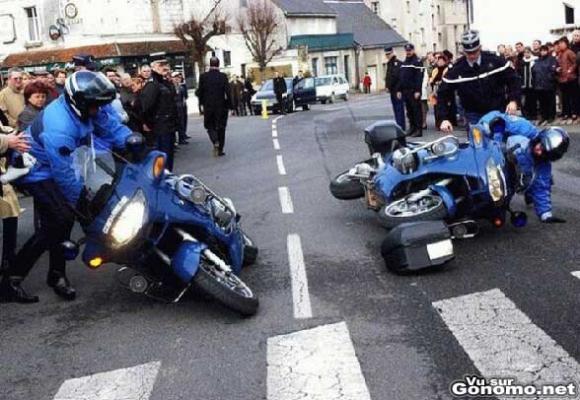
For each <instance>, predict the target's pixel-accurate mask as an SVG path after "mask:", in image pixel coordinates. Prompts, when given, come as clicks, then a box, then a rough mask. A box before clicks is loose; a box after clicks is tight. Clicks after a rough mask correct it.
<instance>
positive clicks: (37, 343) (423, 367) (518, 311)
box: [0, 96, 580, 400]
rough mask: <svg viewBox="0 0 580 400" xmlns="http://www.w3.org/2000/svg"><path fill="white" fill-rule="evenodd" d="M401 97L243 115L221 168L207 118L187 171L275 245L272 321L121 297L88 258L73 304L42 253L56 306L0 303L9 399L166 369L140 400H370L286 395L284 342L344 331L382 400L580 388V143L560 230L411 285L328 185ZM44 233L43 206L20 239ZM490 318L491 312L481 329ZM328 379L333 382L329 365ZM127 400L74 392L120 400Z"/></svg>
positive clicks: (264, 302)
mask: <svg viewBox="0 0 580 400" xmlns="http://www.w3.org/2000/svg"><path fill="white" fill-rule="evenodd" d="M387 103H388V101H387V98H386V97H385V96H369V97H356V98H353V99H351V101H349V102H340V101H339V102H338V103H336V104H331V105H325V106H315V107H313V109H312V110H311V111H308V112H303V111H300V112H297V113H294V114H291V115H288V116H286V117H284V118H281V119H279V120H277V122H276V124H275V125H276V130H275V132H276V133H273V129H272V128H273V127H272V121H273V117H272V116H271V117H270V119H268V120H263V119H261V118H259V117H245V118H231V119H230V124H229V127H228V136H227V145H226V153H227V156H226V157H223V158H218V159H216V158H213V157H211V155H210V153H211V147H210V144H209V141H208V139H207V137H206V134H205V132H204V131H203V129H202V124H201V120H200V119H192V120H191V121H190V134H191V135H192V136H193V139H192V141H191V143H190V144H189V145H188V146H185V147H183V148H182V149H181V150H180V151H179V153H178V155H177V164H176V171H177V172H182V173H185V172H188V173H194V174H196V175H197V176H199V177H200V178H201V179H202V180H204V181H205V182H206V183H207V184H209V185H210V186H211V187H212V188H213V189H215V190H216V191H217V192H218V193H221V194H223V195H227V196H229V197H231V198H232V199H233V200H234V202H235V204H236V207H237V209H238V210H239V211H240V212H241V214H242V215H243V225H244V229H245V230H246V231H247V232H248V233H249V234H250V235H251V236H252V237H253V238H254V240H255V241H256V242H257V243H258V245H259V247H260V251H261V252H260V257H259V261H258V263H257V264H256V265H255V266H252V267H250V268H248V269H247V270H246V271H244V273H243V274H242V277H243V279H244V280H245V281H246V282H247V283H248V284H249V285H250V286H251V287H252V288H253V290H254V291H255V292H257V293H258V295H259V296H260V301H261V306H260V311H259V313H258V314H257V315H256V316H255V317H252V318H246V319H242V318H240V317H239V316H237V315H236V314H234V313H232V312H230V311H228V310H225V309H224V308H222V307H220V306H217V305H216V304H214V303H212V302H210V301H208V300H205V299H201V298H198V297H193V298H187V299H184V301H182V302H181V303H179V304H176V305H166V304H160V303H157V302H155V301H153V300H150V299H148V298H144V297H141V296H139V295H136V294H133V293H130V292H128V291H126V290H125V289H123V288H121V287H120V286H119V285H118V284H117V283H116V281H115V277H114V272H115V270H116V268H115V266H113V265H109V266H104V267H102V268H101V269H99V270H97V271H91V270H88V269H87V268H86V267H84V266H82V265H81V264H80V263H79V262H75V263H72V264H71V265H70V266H69V271H70V272H69V275H70V277H71V280H72V282H73V283H74V285H75V287H76V288H77V291H78V293H79V296H78V299H77V300H76V301H75V302H71V303H66V302H62V301H60V300H59V299H57V298H56V296H55V295H54V294H53V293H52V291H51V290H50V289H49V288H48V287H47V286H46V284H45V277H46V262H47V259H46V258H44V259H43V260H42V262H41V263H40V265H38V266H37V267H36V268H35V270H34V271H33V273H32V274H31V275H30V277H29V278H28V279H27V280H26V283H25V285H26V288H27V289H28V290H29V291H30V292H31V293H34V294H38V295H39V296H40V298H41V302H40V303H38V304H35V305H16V304H9V305H2V306H1V307H0V399H1V400H43V399H47V400H51V399H54V398H55V396H56V394H57V392H58V393H59V389H62V388H61V385H63V383H64V382H65V381H67V380H69V379H73V378H81V377H86V376H94V374H98V373H101V372H107V371H115V370H119V369H123V368H130V367H135V366H139V365H143V364H146V365H151V364H148V363H157V364H155V367H154V368H155V374H154V377H153V378H152V379H151V383H150V384H151V388H152V389H151V394H150V396H149V394H148V393H147V394H144V395H143V396H141V397H127V398H131V399H132V398H143V399H146V398H150V399H155V400H173V399H183V400H185V399H188V400H189V399H203V400H213V399H215V400H221V399H223V400H237V399H240V400H255V399H268V400H286V399H294V398H295V399H298V398H306V399H319V398H320V399H328V400H331V399H335V398H336V399H338V398H344V399H353V400H358V399H366V398H368V397H367V392H365V391H364V390H363V392H364V393H363V392H361V393H362V394H358V395H350V396H349V395H343V396H339V395H337V396H333V397H325V395H324V394H321V395H320V397H316V396H310V397H308V396H302V394H300V393H297V394H295V395H294V397H292V396H291V395H284V394H283V392H284V391H279V392H277V391H276V389H275V388H272V386H274V385H276V384H277V383H276V382H278V381H279V380H282V381H283V380H284V379H287V380H291V379H292V377H293V376H294V375H293V374H294V373H295V371H294V370H293V368H289V369H287V370H285V371H284V373H283V374H282V375H283V376H281V377H272V374H274V373H276V370H275V369H274V368H272V364H273V362H272V360H273V359H274V357H275V355H272V354H270V350H271V342H270V341H269V339H270V340H271V339H272V338H274V337H277V336H280V335H287V334H290V333H292V332H300V331H305V332H308V331H306V330H309V329H311V328H317V327H324V326H327V325H332V326H335V325H334V324H340V323H345V326H346V327H347V332H348V334H347V339H348V337H350V343H351V344H352V347H353V348H354V352H355V353H356V360H355V364H356V365H360V373H361V374H362V376H363V377H364V378H363V380H362V381H363V383H364V387H365V388H364V389H365V390H366V391H368V395H370V398H372V399H373V400H398V399H401V400H411V399H413V400H414V399H418V400H419V399H421V400H431V399H450V398H452V397H451V394H450V393H449V385H450V383H451V382H452V381H455V380H457V379H460V378H462V377H463V376H464V375H468V374H478V375H480V374H483V375H485V376H490V374H497V376H506V374H509V375H507V376H513V374H514V373H515V376H520V372H521V373H522V374H523V373H524V372H525V373H533V372H538V371H539V375H541V378H540V379H538V380H536V381H534V382H559V381H561V380H562V381H566V382H568V381H570V378H572V379H575V380H576V381H577V382H578V383H580V368H579V367H578V364H577V362H578V361H580V341H579V340H578V335H579V331H580V313H578V310H579V309H580V279H578V278H577V277H575V276H574V275H573V274H572V273H573V272H575V271H578V270H580V266H578V263H577V259H578V256H579V254H580V246H579V245H578V237H577V236H576V235H577V231H578V230H577V228H576V227H577V226H578V224H579V222H580V213H579V211H580V202H579V201H578V200H579V199H580V185H579V184H578V182H579V178H578V176H579V172H580V147H579V146H576V144H575V142H576V138H577V137H578V136H579V135H580V133H579V134H574V133H573V134H572V136H573V141H572V147H571V150H570V152H569V155H568V156H567V158H566V160H564V161H562V162H561V163H559V165H557V166H556V173H555V189H554V204H555V210H556V211H555V212H556V214H557V215H559V216H562V217H564V218H566V219H567V220H568V223H567V224H565V225H558V226H545V225H542V224H540V223H538V221H537V219H536V218H535V217H533V216H531V218H530V224H529V226H527V227H526V228H524V229H521V230H517V229H515V228H512V227H510V226H506V227H505V228H503V229H501V230H496V229H493V228H491V227H484V228H483V229H482V232H481V234H480V235H479V236H478V237H477V238H476V239H473V240H470V241H462V242H456V243H455V250H456V255H457V258H456V260H455V261H454V262H453V263H452V264H450V265H449V266H447V267H445V268H443V269H442V270H439V271H435V272H429V273H422V274H416V275H411V276H396V275H393V274H391V273H389V272H388V271H387V270H386V269H385V266H384V263H383V261H382V259H381V257H380V244H381V241H382V239H383V238H384V237H385V234H386V232H385V230H384V229H383V228H382V227H381V226H380V225H379V223H378V222H377V220H376V216H375V215H374V214H373V213H372V212H370V211H367V210H366V209H365V208H364V204H362V203H361V202H359V201H355V202H341V201H338V200H335V199H334V198H332V197H331V195H330V193H329V191H328V183H329V180H330V179H331V177H333V176H334V175H336V174H337V173H339V172H341V171H343V170H345V169H347V168H349V167H351V166H352V165H353V164H354V163H355V162H358V161H360V160H363V159H365V158H366V157H367V156H368V151H367V149H366V146H365V144H364V143H363V133H362V130H363V128H364V127H365V126H367V125H369V124H371V123H372V122H374V121H376V120H378V119H384V118H386V117H388V116H389V115H390V114H391V111H390V107H389V106H388V105H387ZM273 134H274V135H276V136H277V137H276V138H273ZM428 137H437V134H436V133H435V132H431V133H429V134H428ZM273 139H277V140H278V142H277V143H276V144H275V143H274V142H273ZM278 146H279V150H277V148H278ZM277 156H281V157H282V158H281V159H277ZM280 163H282V165H283V169H282V170H281V166H280ZM283 170H285V172H286V174H285V175H284V174H281V172H284V171H283ZM280 187H284V188H288V193H289V195H290V197H291V200H292V206H293V212H292V213H287V214H284V213H283V212H282V209H281V203H280V197H279V188H280ZM24 207H26V208H28V209H30V203H29V202H28V201H25V202H24ZM517 207H519V208H521V209H524V208H525V206H524V205H523V204H522V202H521V201H520V202H518V203H517ZM530 214H532V212H531V210H530ZM30 233H31V213H30V211H28V212H26V213H25V214H24V217H23V218H22V220H21V229H20V234H19V240H20V241H21V243H22V241H24V240H25V239H26V238H27V237H28V236H29V235H30ZM289 235H293V237H299V238H300V243H301V249H302V254H303V265H304V267H305V269H304V272H305V276H306V277H307V289H308V290H307V293H308V300H309V302H310V304H309V306H310V307H309V309H308V310H307V311H309V312H307V313H306V314H309V315H307V316H308V317H309V318H296V315H295V313H296V310H295V307H296V299H295V298H294V297H293V286H292V281H291V274H292V272H291V271H294V270H291V269H290V266H289V257H288V252H289V249H288V237H289ZM291 258H292V257H291ZM299 264H300V263H299ZM290 265H292V261H290ZM498 293H500V294H501V295H498ZM302 294H304V292H302ZM502 296H503V297H502ZM449 299H455V300H452V301H450V302H445V301H444V300H449ZM457 299H459V300H457ZM302 300H304V299H302ZM456 300H457V301H456ZM472 308H473V309H472ZM465 310H472V311H469V312H467V311H465ZM482 310H483V311H486V310H487V311H489V310H492V311H490V312H491V317H490V316H489V315H488V316H487V319H482V318H479V317H481V315H480V314H478V313H480V312H483V311H482ZM464 311H465V312H464ZM506 313H507V314H506ZM470 315H471V316H472V317H473V316H476V317H474V318H473V320H471V321H470V320H469V318H470ZM465 318H467V319H468V320H467V321H466V320H465ZM481 321H486V322H485V323H484V324H482V326H477V324H478V323H481ZM486 327H487V328H486ZM514 327H515V328H514ZM491 328H493V329H491ZM490 331H493V332H490ZM474 332H475V333H474ZM348 335H349V336H348ZM341 337H342V336H341ZM514 337H516V338H520V339H521V340H519V341H518V340H515V339H514ZM338 343H339V344H337V345H336V346H341V345H342V344H341V343H342V342H340V340H339V341H338ZM522 343H526V346H528V348H523V347H522V346H523V345H522ZM320 346H324V343H320ZM332 346H335V345H332ZM298 347H299V346H298ZM290 353H291V352H290ZM290 353H289V354H290ZM312 353H313V354H316V351H313V352H312ZM341 354H342V352H341V350H340V349H339V348H338V347H337V348H336V354H334V353H333V355H331V356H329V357H330V358H328V359H327V361H328V360H330V361H328V364H332V363H333V362H335V363H340V362H341V360H342V359H341V357H342V356H341ZM554 354H555V355H554ZM310 355H312V354H310ZM271 357H272V358H271ZM291 357H292V356H291V354H290V355H289V356H288V358H291ZM333 357H335V358H333ZM345 357H347V356H345ZM530 357H531V358H530ZM282 358H284V357H282ZM333 360H334V361H333ZM538 363H539V364H538ZM536 364H538V365H536ZM316 367H317V368H320V371H319V372H318V373H319V374H320V375H323V371H324V370H325V368H327V367H328V366H327V365H323V363H321V364H320V365H318V364H317V365H316ZM328 368H330V367H328ZM530 368H531V369H530ZM352 370H356V368H349V371H350V372H352ZM350 372H347V373H346V375H347V378H348V379H347V380H348V382H345V381H344V380H341V379H340V376H339V375H340V374H337V376H339V378H338V381H339V382H338V386H340V387H343V386H344V387H346V386H348V385H355V383H356V382H355V383H353V382H354V380H351V379H350V378H352V377H351V376H349V375H348V374H349V373H350ZM544 372H545V373H544ZM315 375H316V374H315ZM355 375H357V374H354V375H353V376H355ZM358 375H360V374H358ZM358 375H357V376H358ZM355 377H356V376H355ZM141 378H143V376H141ZM96 381H97V379H95V380H94V381H92V382H93V383H92V384H93V385H95V386H96V385H98V383H95V382H96ZM359 381H360V380H359ZM90 382H91V381H90V380H89V386H90V384H91V383H90ZM300 382H301V381H295V382H286V384H288V385H292V384H300ZM141 383H142V384H141V386H143V385H145V380H144V378H143V379H142V380H141ZM267 383H268V384H269V386H270V387H267V386H268V384H267ZM359 383H360V382H359ZM145 386H146V385H145ZM331 392H332V391H331V390H330V389H329V391H328V393H331ZM79 393H80V392H79ZM111 393H113V394H111ZM114 393H115V391H114V390H112V392H110V394H109V395H102V396H100V397H82V396H81V395H80V394H79V395H78V397H76V398H78V399H81V398H87V399H89V398H90V399H93V398H95V399H96V398H100V399H115V398H119V399H120V398H121V397H119V396H117V397H116V395H115V394H114ZM341 393H343V394H344V393H345V392H341ZM107 396H109V397H107ZM301 396H302V397H301ZM57 398H58V396H57ZM61 398H64V397H61ZM69 398H74V397H69Z"/></svg>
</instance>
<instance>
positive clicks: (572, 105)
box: [558, 36, 578, 125]
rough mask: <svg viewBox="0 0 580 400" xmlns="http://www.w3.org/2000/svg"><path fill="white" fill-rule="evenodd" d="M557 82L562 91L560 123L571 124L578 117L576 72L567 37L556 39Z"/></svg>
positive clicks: (574, 59) (574, 60) (574, 55)
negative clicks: (557, 51)
mask: <svg viewBox="0 0 580 400" xmlns="http://www.w3.org/2000/svg"><path fill="white" fill-rule="evenodd" d="M558 50H559V53H558V64H559V67H558V83H559V86H560V91H561V92H562V123H564V124H566V125H571V124H572V123H574V122H575V121H576V119H577V118H578V82H577V81H576V80H577V78H578V73H577V69H576V54H574V52H573V51H572V50H570V49H569V41H568V38H567V37H565V36H564V37H562V38H561V39H560V40H559V41H558Z"/></svg>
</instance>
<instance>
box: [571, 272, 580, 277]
mask: <svg viewBox="0 0 580 400" xmlns="http://www.w3.org/2000/svg"><path fill="white" fill-rule="evenodd" d="M572 275H573V276H575V277H576V278H578V279H580V271H574V272H572Z"/></svg>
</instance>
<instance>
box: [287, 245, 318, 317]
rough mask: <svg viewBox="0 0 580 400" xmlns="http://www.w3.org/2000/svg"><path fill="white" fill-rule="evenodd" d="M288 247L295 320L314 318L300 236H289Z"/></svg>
mask: <svg viewBox="0 0 580 400" xmlns="http://www.w3.org/2000/svg"><path fill="white" fill-rule="evenodd" d="M287 246H288V263H289V264H290V281H291V283H292V300H293V303H294V318H296V319H308V318H312V306H311V304H310V291H309V290H308V277H307V275H306V265H305V264H304V254H303V253H302V241H301V240H300V236H299V235H297V234H291V235H288V240H287Z"/></svg>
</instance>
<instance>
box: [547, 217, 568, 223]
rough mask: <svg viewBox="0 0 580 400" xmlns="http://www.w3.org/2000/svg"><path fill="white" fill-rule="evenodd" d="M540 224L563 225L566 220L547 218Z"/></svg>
mask: <svg viewBox="0 0 580 400" xmlns="http://www.w3.org/2000/svg"><path fill="white" fill-rule="evenodd" d="M542 222H543V223H544V224H565V223H566V220H565V219H562V218H558V217H548V218H546V219H545V220H543V221H542Z"/></svg>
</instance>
